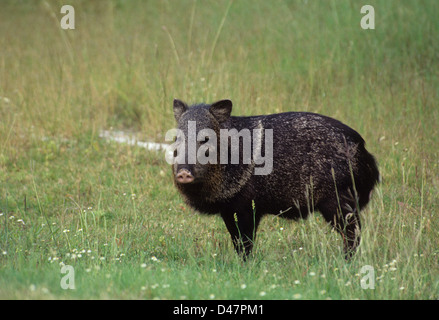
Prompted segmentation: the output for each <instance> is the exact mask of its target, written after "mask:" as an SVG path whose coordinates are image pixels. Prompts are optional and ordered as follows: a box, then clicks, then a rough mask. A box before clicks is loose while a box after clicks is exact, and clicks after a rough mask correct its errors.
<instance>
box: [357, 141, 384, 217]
mask: <svg viewBox="0 0 439 320" xmlns="http://www.w3.org/2000/svg"><path fill="white" fill-rule="evenodd" d="M359 172H360V175H361V176H360V179H359V181H355V185H356V189H357V193H358V196H359V205H360V210H361V209H362V208H363V207H365V206H366V205H367V203H368V202H369V200H370V197H371V194H372V190H373V188H374V187H375V185H377V184H378V183H379V182H381V175H380V172H379V170H378V165H377V162H376V160H375V157H374V156H373V155H371V154H370V153H369V152H368V151H367V150H366V149H365V148H364V150H363V154H362V157H361V158H360V170H359Z"/></svg>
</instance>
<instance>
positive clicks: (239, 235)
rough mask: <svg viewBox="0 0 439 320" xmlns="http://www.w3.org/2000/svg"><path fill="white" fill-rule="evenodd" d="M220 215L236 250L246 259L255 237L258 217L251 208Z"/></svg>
mask: <svg viewBox="0 0 439 320" xmlns="http://www.w3.org/2000/svg"><path fill="white" fill-rule="evenodd" d="M221 217H222V218H223V220H224V223H225V224H226V227H227V230H229V233H230V235H231V237H232V241H233V245H234V247H235V250H236V252H237V253H238V254H239V255H242V257H243V259H244V260H246V258H247V256H248V255H249V254H250V252H251V250H252V248H253V243H254V241H255V239H256V230H257V228H258V225H259V221H260V217H258V216H257V215H254V214H253V212H252V210H250V211H244V212H237V213H231V212H223V213H221Z"/></svg>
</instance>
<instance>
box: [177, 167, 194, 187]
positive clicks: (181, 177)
mask: <svg viewBox="0 0 439 320" xmlns="http://www.w3.org/2000/svg"><path fill="white" fill-rule="evenodd" d="M175 180H176V181H177V182H178V183H181V184H188V183H192V182H194V180H195V178H194V176H193V175H192V173H191V172H190V171H189V170H187V169H180V170H179V171H178V173H177V175H176V176H175Z"/></svg>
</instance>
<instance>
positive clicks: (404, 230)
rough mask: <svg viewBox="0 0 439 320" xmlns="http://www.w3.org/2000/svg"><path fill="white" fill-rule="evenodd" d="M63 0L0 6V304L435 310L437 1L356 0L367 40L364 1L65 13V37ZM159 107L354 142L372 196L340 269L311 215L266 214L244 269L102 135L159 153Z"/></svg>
mask: <svg viewBox="0 0 439 320" xmlns="http://www.w3.org/2000/svg"><path fill="white" fill-rule="evenodd" d="M62 4H63V3H62V1H20V2H17V1H3V2H2V10H1V12H0V35H1V36H0V48H1V53H0V96H1V97H2V98H0V212H1V213H0V298H3V299H4V298H12V299H28V298H35V299H53V298H54V299H71V298H79V299H88V298H123V299H138V298H139V299H155V298H159V299H327V298H331V299H357V298H358V299H437V298H439V256H438V255H439V249H438V248H439V231H438V230H439V223H438V221H439V219H438V211H439V200H438V199H439V169H438V165H439V162H438V159H439V151H438V150H439V126H438V125H437V121H438V120H439V108H438V103H437V101H439V99H438V98H439V89H438V88H439V79H438V70H439V63H438V61H439V40H438V38H437V35H438V32H439V22H438V20H437V15H438V13H439V4H438V3H437V2H436V1H433V0H431V1H429V0H425V1H408V0H407V1H393V0H392V1H389V0H381V1H379V0H376V1H369V2H368V4H371V5H373V6H374V7H375V14H376V21H375V27H376V29H375V30H362V29H361V28H360V19H361V14H360V8H361V6H362V5H364V4H365V3H363V2H361V1H345V0H339V1H299V0H297V1H287V0H285V1H280V0H276V1H270V2H267V1H256V0H253V1H250V0H235V1H233V2H229V1H213V0H212V1H211V0H209V1H173V0H168V1H149V2H145V1H116V0H114V1H105V2H104V1H99V2H96V3H95V2H93V3H91V2H90V1H85V0H84V1H82V0H77V1H72V2H71V3H70V4H72V5H73V6H74V7H75V11H76V29H75V30H68V31H63V30H62V29H61V28H60V26H59V21H60V20H61V17H62V15H61V14H60V13H59V11H60V7H61V6H62ZM174 97H178V98H180V99H182V100H186V101H188V102H200V101H206V102H212V101H213V100H215V99H223V98H229V99H231V100H232V101H233V102H234V111H233V114H234V115H255V114H267V113H273V112H282V111H293V110H301V111H303V110H304V111H313V112H319V113H322V114H326V115H329V116H332V117H335V118H338V119H340V120H342V121H343V122H345V123H346V124H348V125H350V126H352V127H353V128H355V129H356V130H358V131H359V132H360V133H361V135H362V136H363V137H364V138H365V140H366V141H367V144H368V150H369V151H371V152H372V153H373V154H374V155H375V156H376V158H377V159H378V162H379V167H380V171H381V174H382V176H383V182H382V184H380V185H379V187H378V188H377V189H376V192H375V193H374V196H373V199H372V201H371V203H370V204H369V206H368V208H367V209H366V210H365V211H364V212H363V214H362V218H363V237H362V243H361V245H360V248H359V252H358V253H357V254H356V255H355V256H354V257H353V259H352V260H351V261H350V262H345V261H344V258H343V252H342V241H341V239H340V237H339V235H338V234H336V233H335V232H332V231H331V230H330V229H329V227H328V226H327V224H326V223H325V222H324V221H323V219H322V218H321V217H320V215H319V214H315V215H314V216H312V217H311V218H310V219H309V220H307V221H305V222H300V223H293V222H289V221H286V220H281V219H277V218H274V217H267V218H265V219H264V220H263V221H262V223H261V226H260V230H259V231H258V238H257V240H256V248H255V252H254V255H253V256H252V258H251V259H249V261H247V262H246V263H243V262H242V261H241V260H240V259H239V257H237V256H236V254H235V253H234V251H233V246H232V244H231V241H230V239H229V235H228V233H227V230H226V228H225V226H224V224H223V222H222V221H221V219H220V218H219V217H206V216H201V215H199V214H197V213H196V212H193V211H192V210H191V209H190V208H188V207H187V206H186V205H185V204H184V203H183V202H182V199H181V197H180V196H179V195H178V193H177V191H176V190H175V188H174V186H173V183H172V176H171V170H170V168H169V165H167V164H166V162H165V160H164V155H163V154H160V153H154V152H148V151H145V150H144V149H140V148H137V147H133V146H126V145H119V144H115V143H107V142H104V141H102V140H101V139H100V138H99V137H98V134H99V130H101V129H108V128H110V127H113V128H118V129H129V130H133V131H136V132H139V134H141V135H142V136H143V137H145V138H149V139H152V140H155V141H163V140H164V134H165V132H166V131H167V130H168V129H170V128H172V127H173V126H174V125H175V124H174V118H173V111H172V99H173V98H174ZM256 210H257V208H256ZM62 265H71V266H73V267H74V270H75V285H76V289H75V290H64V289H62V288H61V286H60V282H61V279H62V277H63V276H64V275H63V274H61V272H60V271H61V266H62ZM365 265H370V266H372V267H373V268H374V269H375V279H376V283H375V289H374V290H364V289H362V288H361V286H360V280H361V278H362V277H363V276H365V274H361V273H360V270H361V268H362V267H363V266H365Z"/></svg>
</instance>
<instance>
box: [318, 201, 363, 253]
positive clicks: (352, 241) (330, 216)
mask: <svg viewBox="0 0 439 320" xmlns="http://www.w3.org/2000/svg"><path fill="white" fill-rule="evenodd" d="M319 210H320V212H321V213H322V215H323V217H324V218H325V220H326V221H327V222H328V223H329V224H331V226H332V227H333V228H334V229H335V230H337V231H338V232H339V233H340V235H341V236H342V238H343V244H344V253H345V258H346V260H348V259H349V258H350V257H352V255H353V254H354V253H355V251H356V249H357V247H358V245H359V244H360V239H361V238H360V231H361V222H360V215H359V213H358V212H357V208H356V206H355V204H354V203H353V202H352V201H343V200H341V201H340V204H339V202H338V201H337V199H334V200H330V201H327V202H325V203H323V204H321V205H320V206H319ZM340 211H341V212H340Z"/></svg>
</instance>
